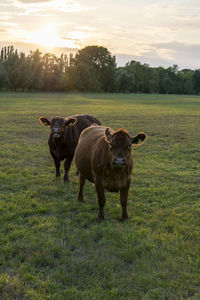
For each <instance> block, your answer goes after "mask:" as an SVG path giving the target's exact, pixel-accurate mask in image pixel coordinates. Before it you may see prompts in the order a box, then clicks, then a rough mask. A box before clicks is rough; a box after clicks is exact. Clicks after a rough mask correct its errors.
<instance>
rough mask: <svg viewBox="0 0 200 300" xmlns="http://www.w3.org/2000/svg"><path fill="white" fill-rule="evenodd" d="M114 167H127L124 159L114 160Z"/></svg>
mask: <svg viewBox="0 0 200 300" xmlns="http://www.w3.org/2000/svg"><path fill="white" fill-rule="evenodd" d="M113 165H118V166H124V165H125V159H124V158H122V157H117V158H115V159H114V160H113Z"/></svg>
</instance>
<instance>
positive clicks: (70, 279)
mask: <svg viewBox="0 0 200 300" xmlns="http://www.w3.org/2000/svg"><path fill="white" fill-rule="evenodd" d="M77 113H91V114H93V115H95V116H96V117H97V118H99V120H101V122H102V124H104V125H108V126H111V127H113V128H114V129H118V128H120V127H124V128H126V129H128V130H129V132H130V134H131V135H135V134H136V133H137V132H138V131H144V132H145V133H146V134H147V135H148V139H147V141H146V143H145V144H144V145H142V146H141V147H135V148H133V157H134V169H133V173H132V183H131V188H130V193H129V199H128V213H129V216H130V219H129V220H128V221H127V222H125V223H121V222H120V217H121V207H120V204H119V195H118V194H114V193H109V192H107V193H106V196H107V203H106V206H105V221H104V222H102V223H101V224H98V223H97V214H98V205H97V201H96V193H95V189H94V186H93V185H92V184H91V183H89V182H87V183H86V186H85V203H77V201H76V196H77V191H78V177H77V176H76V175H75V166H74V162H73V164H72V168H71V170H70V180H71V181H70V184H69V185H64V184H63V182H62V180H55V178H54V176H55V169H54V164H53V160H52V158H51V156H50V154H49V151H48V146H47V136H48V129H47V128H45V127H43V126H41V124H40V123H39V121H38V118H39V117H40V116H47V117H53V116H55V115H58V116H68V115H70V114H77ZM199 120H200V97H198V96H174V95H170V96H169V95H142V94H134V95H123V94H45V93H44V94H40V93H31V94H28V93H27V94H26V93H0V186H1V190H0V299H3V300H4V299H5V300H7V299H9V300H10V299H11V300H12V299H20V300H21V299H33V300H39V299H41V300H46V299H55V300H61V299H67V300H68V299H69V300H72V299H73V300H79V299H83V300H101V299H102V300H111V299H113V300H132V299H139V300H140V299H200V271H199V270H200V202H199V198H200V188H199V182H200V168H199V165H200V151H199V150H200V129H199V125H200V123H199ZM61 171H62V173H61V176H63V175H64V174H63V173H64V172H63V163H62V170H61Z"/></svg>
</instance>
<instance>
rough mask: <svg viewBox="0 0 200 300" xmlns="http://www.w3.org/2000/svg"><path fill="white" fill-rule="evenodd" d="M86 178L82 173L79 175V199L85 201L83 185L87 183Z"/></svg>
mask: <svg viewBox="0 0 200 300" xmlns="http://www.w3.org/2000/svg"><path fill="white" fill-rule="evenodd" d="M85 180H86V178H85V177H84V176H82V175H81V174H80V175H79V193H78V199H77V200H78V201H79V202H83V187H84V184H85Z"/></svg>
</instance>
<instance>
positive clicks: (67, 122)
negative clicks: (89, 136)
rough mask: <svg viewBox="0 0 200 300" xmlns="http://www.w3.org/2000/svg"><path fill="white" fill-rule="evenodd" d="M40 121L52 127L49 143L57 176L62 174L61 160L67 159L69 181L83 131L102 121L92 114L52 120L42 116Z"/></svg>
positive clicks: (66, 169) (66, 171)
mask: <svg viewBox="0 0 200 300" xmlns="http://www.w3.org/2000/svg"><path fill="white" fill-rule="evenodd" d="M40 122H41V123H42V124H43V125H44V126H49V127H50V129H51V131H50V133H49V139H48V144H49V151H50V153H51V155H52V157H53V159H54V163H55V167H56V177H57V176H60V162H61V161H62V160H64V159H65V163H64V168H65V175H64V181H69V177H68V172H69V169H70V166H71V162H72V159H73V157H74V152H75V149H76V146H77V144H78V139H79V136H80V134H81V132H82V131H83V130H84V129H85V128H87V127H88V126H90V125H91V124H93V123H96V124H99V125H100V124H101V123H100V122H99V120H97V119H96V118H95V117H93V116H92V115H75V116H69V117H67V118H61V117H55V118H53V119H51V120H48V119H47V118H44V117H40Z"/></svg>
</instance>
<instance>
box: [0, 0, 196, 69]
mask: <svg viewBox="0 0 200 300" xmlns="http://www.w3.org/2000/svg"><path fill="white" fill-rule="evenodd" d="M0 4H1V11H0V41H1V45H2V46H6V45H11V44H12V45H14V46H15V47H16V48H18V49H19V51H28V50H34V49H33V48H35V49H36V48H38V47H39V46H40V45H41V46H43V47H46V48H48V49H50V50H51V49H53V48H54V49H56V51H58V50H59V48H60V51H63V49H66V51H68V52H70V51H71V49H73V51H76V50H78V49H80V48H82V47H85V46H88V45H101V46H103V47H106V48H107V49H108V50H109V51H110V52H111V53H112V54H114V55H115V56H116V58H117V60H118V61H119V63H121V64H122V63H123V64H125V63H126V62H127V60H131V59H133V60H138V61H141V62H145V63H148V64H150V65H153V66H159V65H163V66H169V65H173V64H178V65H180V67H182V68H196V67H197V68H198V67H199V52H200V41H199V40H198V36H199V28H200V27H199V25H200V18H199V15H200V5H199V1H197V0H191V1H188V0H174V1H168V2H164V1H163V0H149V1H146V0H140V1H139V0H136V1H130V0H124V1H122V0H119V1H115V2H114V1H113V0H111V1H107V0H101V1H100V2H99V1H97V0H94V1H92V0H84V1H83V0H8V1H3V0H0ZM38 45H39V46H38ZM50 50H49V51H50ZM51 51H54V50H51ZM55 54H56V53H55Z"/></svg>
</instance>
